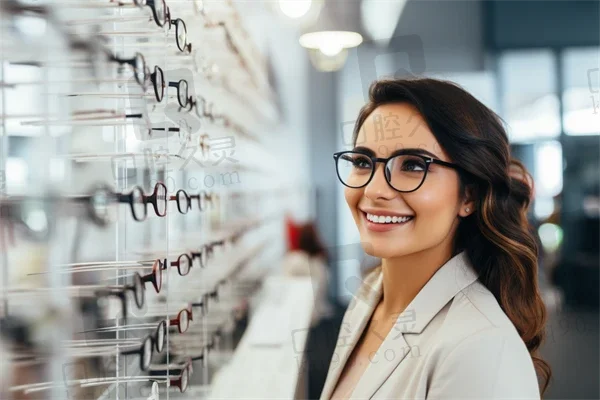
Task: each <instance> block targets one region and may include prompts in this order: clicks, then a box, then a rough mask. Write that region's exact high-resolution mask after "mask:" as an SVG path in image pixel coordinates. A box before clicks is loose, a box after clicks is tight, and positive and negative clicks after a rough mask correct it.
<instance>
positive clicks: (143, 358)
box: [121, 335, 153, 371]
mask: <svg viewBox="0 0 600 400" xmlns="http://www.w3.org/2000/svg"><path fill="white" fill-rule="evenodd" d="M152 344H153V340H152V336H151V335H148V336H146V338H145V339H144V341H143V342H142V345H141V346H140V347H139V348H137V349H135V350H128V351H121V354H122V355H124V356H127V355H136V354H139V356H140V369H141V370H142V371H147V370H148V368H149V367H150V362H151V361H152V353H153V350H152V349H153V346H152Z"/></svg>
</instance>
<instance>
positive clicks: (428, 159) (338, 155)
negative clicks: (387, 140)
mask: <svg viewBox="0 0 600 400" xmlns="http://www.w3.org/2000/svg"><path fill="white" fill-rule="evenodd" d="M344 154H360V155H361V156H364V157H367V158H369V159H370V160H371V163H372V167H371V176H369V179H367V181H366V182H365V183H364V184H362V185H360V186H350V185H348V184H346V183H345V182H344V180H343V179H342V177H341V176H340V169H339V160H340V158H341V156H342V155H344ZM403 155H410V156H414V157H419V158H421V159H423V162H424V163H425V173H424V174H423V179H421V183H419V185H417V187H416V188H414V189H412V190H400V189H397V188H395V187H394V186H393V185H392V183H391V182H390V178H388V176H387V174H385V173H384V174H383V176H384V178H385V180H386V182H387V183H388V185H389V186H390V187H391V188H392V189H394V190H395V191H397V192H400V193H411V192H414V191H416V190H418V189H419V188H420V187H421V186H422V185H423V182H425V179H426V178H427V172H428V171H429V165H430V164H438V165H442V166H445V167H448V168H453V169H456V170H459V171H460V170H462V168H461V167H460V166H459V165H457V164H453V163H449V162H446V161H442V160H438V159H437V158H433V157H429V156H425V155H423V154H416V153H414V152H413V151H410V150H409V151H406V152H402V151H400V152H398V153H396V154H394V155H393V156H391V157H387V158H381V157H373V156H370V155H369V154H366V153H363V152H360V151H352V150H348V151H338V152H336V153H333V159H334V160H335V172H336V174H337V177H338V179H339V181H340V182H341V183H342V184H343V185H344V186H346V187H349V188H351V189H360V188H363V187H365V186H367V185H368V184H369V183H370V182H371V180H372V179H373V176H375V171H376V169H377V163H378V162H379V163H383V165H384V168H387V164H388V162H389V161H391V160H392V159H394V158H396V157H399V156H403Z"/></svg>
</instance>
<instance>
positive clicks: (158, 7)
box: [134, 0, 167, 27]
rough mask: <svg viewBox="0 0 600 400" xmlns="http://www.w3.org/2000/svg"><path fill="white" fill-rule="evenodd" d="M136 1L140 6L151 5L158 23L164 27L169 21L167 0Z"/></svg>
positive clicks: (155, 20)
mask: <svg viewBox="0 0 600 400" xmlns="http://www.w3.org/2000/svg"><path fill="white" fill-rule="evenodd" d="M134 3H135V5H136V6H138V7H143V6H148V7H150V8H151V9H152V16H153V17H154V22H156V25H158V26H161V27H162V26H164V25H165V23H166V22H167V5H166V3H165V0H134Z"/></svg>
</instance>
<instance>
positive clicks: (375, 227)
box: [360, 211, 414, 232]
mask: <svg viewBox="0 0 600 400" xmlns="http://www.w3.org/2000/svg"><path fill="white" fill-rule="evenodd" d="M360 214H361V215H362V219H363V221H364V223H365V227H366V228H367V229H368V230H370V231H372V232H388V231H391V230H393V229H398V228H402V227H404V226H405V225H408V224H410V223H411V222H412V220H413V219H414V217H413V218H411V219H409V220H408V221H406V222H402V223H389V224H378V223H376V222H371V221H369V220H368V219H367V214H366V213H364V212H362V211H360Z"/></svg>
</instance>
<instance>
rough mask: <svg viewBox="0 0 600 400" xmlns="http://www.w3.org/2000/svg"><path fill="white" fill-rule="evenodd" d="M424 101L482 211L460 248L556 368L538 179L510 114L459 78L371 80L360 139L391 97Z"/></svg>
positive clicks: (541, 366) (458, 239)
mask: <svg viewBox="0 0 600 400" xmlns="http://www.w3.org/2000/svg"><path fill="white" fill-rule="evenodd" d="M398 102H404V103H409V104H411V105H413V106H414V107H416V109H417V110H418V111H419V113H420V114H421V115H422V116H423V118H424V119H425V121H426V122H427V125H428V127H429V129H430V130H431V132H432V133H433V135H434V136H435V138H436V139H437V141H438V143H439V144H440V145H441V146H442V148H443V149H444V150H445V151H446V154H448V155H449V157H450V158H451V161H452V162H454V163H456V164H458V165H460V166H461V167H462V168H463V169H464V170H465V171H466V173H464V172H459V176H460V193H461V196H463V198H464V196H465V195H466V188H467V187H470V188H471V189H472V190H473V195H474V196H475V212H474V213H472V214H471V215H469V216H468V217H466V218H463V219H462V221H461V222H460V224H459V227H458V229H457V233H456V236H455V238H454V254H458V253H459V252H460V251H462V250H465V251H466V254H467V256H468V258H469V260H470V262H471V264H472V265H473V267H474V268H475V269H476V270H477V272H478V273H479V280H480V281H481V282H482V283H483V284H484V285H485V286H486V287H487V288H488V289H489V290H490V291H491V292H492V293H493V294H494V296H495V297H496V299H497V300H498V303H499V304H500V306H501V307H502V309H503V310H504V312H505V313H506V315H507V316H508V317H509V318H510V320H511V321H512V323H513V324H514V326H515V327H516V329H517V331H518V332H519V335H520V336H521V338H522V339H523V341H524V342H525V344H526V346H527V349H528V350H529V353H530V355H531V358H532V360H533V363H534V365H535V368H536V371H537V373H538V375H539V376H540V377H541V378H542V379H543V385H541V393H542V395H543V394H544V392H545V391H546V389H547V388H548V384H549V381H550V378H551V376H552V372H551V369H550V366H549V365H548V363H547V362H545V361H544V360H543V359H541V358H540V357H539V356H538V350H539V347H540V345H541V343H542V341H543V340H544V338H545V324H546V307H545V305H544V303H543V301H542V298H541V295H540V290H539V287H538V277H537V271H538V246H537V242H536V240H535V239H534V236H533V235H532V233H531V229H532V228H531V226H530V224H529V222H528V220H527V210H528V208H529V205H530V201H531V198H532V195H533V179H532V178H531V175H530V174H529V173H528V172H527V170H526V169H525V167H524V166H523V164H521V162H519V161H517V160H515V159H512V158H511V155H510V146H509V141H508V136H507V134H506V131H505V129H504V127H503V124H502V120H501V119H500V117H499V116H498V115H496V114H495V113H494V112H493V111H492V110H490V109H489V108H487V107H486V106H485V105H483V104H482V103H481V102H479V101H478V100H477V99H475V97H473V96H472V95H470V94H469V93H467V92H466V91H465V90H463V89H462V88H461V87H459V86H458V85H456V84H455V83H452V82H448V81H442V80H436V79H427V78H419V79H390V80H387V79H386V80H379V81H375V82H373V83H372V84H371V86H370V89H369V101H368V103H367V104H366V105H364V106H363V108H362V109H361V110H360V113H359V115H358V119H357V120H356V124H355V126H354V136H353V142H354V143H356V138H357V136H358V133H359V131H360V129H361V127H362V125H363V123H364V121H365V119H366V118H367V117H368V116H369V114H371V112H373V110H375V109H376V108H377V107H378V106H380V105H382V104H386V103H398Z"/></svg>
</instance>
